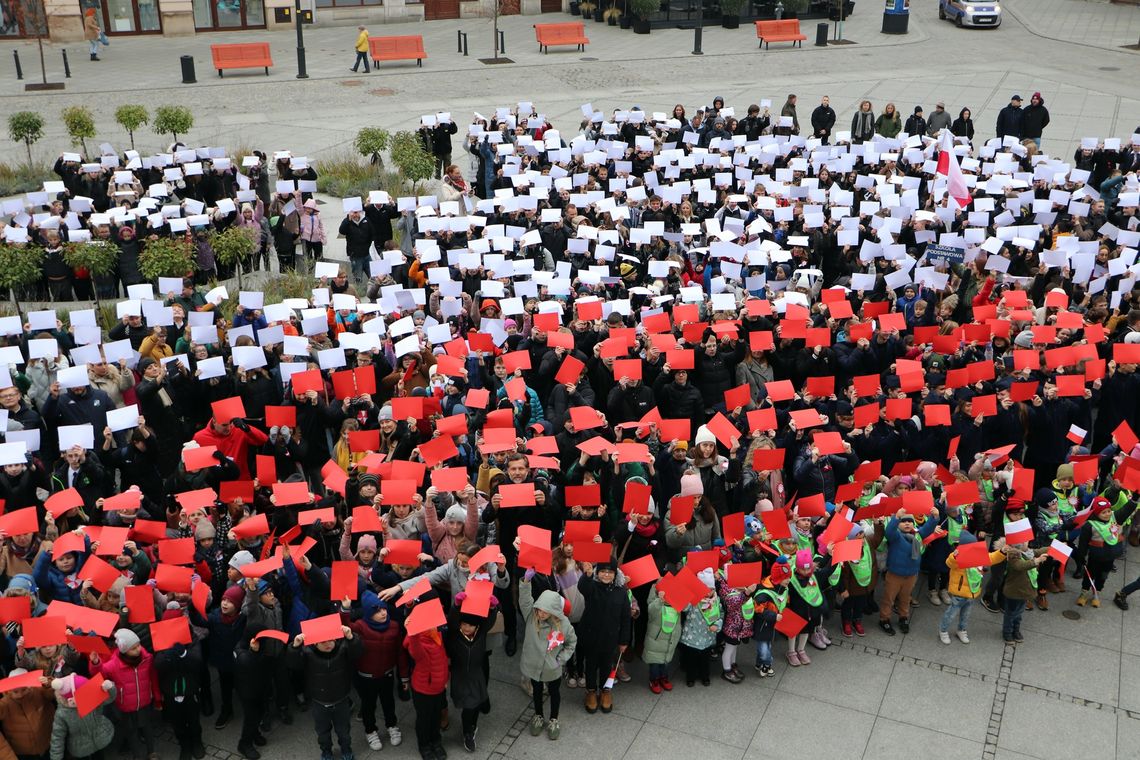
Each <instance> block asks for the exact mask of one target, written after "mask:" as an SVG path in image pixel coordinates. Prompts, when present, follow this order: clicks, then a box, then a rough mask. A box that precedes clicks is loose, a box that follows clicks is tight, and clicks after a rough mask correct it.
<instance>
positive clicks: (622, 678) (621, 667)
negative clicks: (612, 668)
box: [617, 662, 633, 683]
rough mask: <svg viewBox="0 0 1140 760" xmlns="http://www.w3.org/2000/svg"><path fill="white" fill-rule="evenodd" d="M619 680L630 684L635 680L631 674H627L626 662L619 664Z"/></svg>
mask: <svg viewBox="0 0 1140 760" xmlns="http://www.w3.org/2000/svg"><path fill="white" fill-rule="evenodd" d="M617 680H619V681H621V682H622V683H629V682H630V681H632V680H633V676H631V675H630V674H629V673H627V672H625V663H624V662H619V663H618V667H617Z"/></svg>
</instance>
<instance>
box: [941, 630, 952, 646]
mask: <svg viewBox="0 0 1140 760" xmlns="http://www.w3.org/2000/svg"><path fill="white" fill-rule="evenodd" d="M938 640H939V641H941V642H942V643H943V644H949V643H950V634H949V633H947V632H946V631H939V632H938Z"/></svg>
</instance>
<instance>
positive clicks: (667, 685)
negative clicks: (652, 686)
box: [661, 676, 673, 691]
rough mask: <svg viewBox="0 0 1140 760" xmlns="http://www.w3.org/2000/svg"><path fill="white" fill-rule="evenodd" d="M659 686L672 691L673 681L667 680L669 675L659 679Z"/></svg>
mask: <svg viewBox="0 0 1140 760" xmlns="http://www.w3.org/2000/svg"><path fill="white" fill-rule="evenodd" d="M661 688H662V689H664V690H665V691H673V682H672V681H670V680H669V676H665V677H664V678H662V679H661Z"/></svg>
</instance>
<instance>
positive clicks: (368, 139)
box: [353, 127, 392, 166]
mask: <svg viewBox="0 0 1140 760" xmlns="http://www.w3.org/2000/svg"><path fill="white" fill-rule="evenodd" d="M391 139H392V136H391V135H390V134H388V130H386V129H380V128H379V127H365V128H364V129H362V130H360V131H359V132H357V133H356V140H355V141H354V143H353V144H354V145H355V146H356V150H357V152H358V153H360V155H362V156H368V160H369V161H371V162H372V163H373V164H376V165H379V166H383V165H384V159H383V158H381V157H380V152H381V151H385V150H387V149H388V143H389V142H390V141H391Z"/></svg>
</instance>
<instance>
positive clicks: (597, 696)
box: [578, 562, 631, 713]
mask: <svg viewBox="0 0 1140 760" xmlns="http://www.w3.org/2000/svg"><path fill="white" fill-rule="evenodd" d="M582 570H583V573H584V575H583V576H582V577H581V578H579V579H578V591H580V592H581V594H582V597H583V599H584V600H585V603H586V607H585V610H584V612H583V613H582V621H581V624H580V626H579V630H580V631H581V632H582V638H581V640H580V641H579V642H578V646H580V647H582V649H583V651H584V652H585V664H586V712H588V713H595V712H597V711H598V710H599V709H601V711H602V712H604V713H608V712H611V711H612V710H613V694H612V692H611V690H610V689H609V688H605V684H606V683H607V680H608V679H609V677H610V673H611V671H613V670H614V669H615V668H616V667H617V658H619V657H620V656H621V655H622V654H623V653H624V652H625V649H626V643H625V642H627V641H629V630H630V621H631V617H630V601H629V594H628V592H627V591H626V589H624V588H621V587H619V586H618V585H617V566H616V565H615V564H614V563H613V562H603V563H599V564H597V565H593V564H591V563H589V562H584V563H582Z"/></svg>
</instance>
